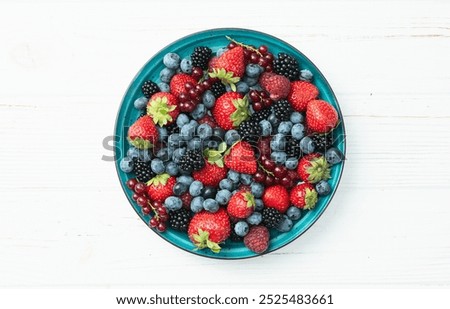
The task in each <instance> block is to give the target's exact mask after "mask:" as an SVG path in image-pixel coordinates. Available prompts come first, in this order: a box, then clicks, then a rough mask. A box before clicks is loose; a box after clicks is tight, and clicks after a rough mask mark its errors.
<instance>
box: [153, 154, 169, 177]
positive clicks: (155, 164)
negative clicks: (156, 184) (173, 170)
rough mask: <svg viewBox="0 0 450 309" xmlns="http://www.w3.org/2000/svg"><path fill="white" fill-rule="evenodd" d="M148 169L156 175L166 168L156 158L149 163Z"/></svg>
mask: <svg viewBox="0 0 450 309" xmlns="http://www.w3.org/2000/svg"><path fill="white" fill-rule="evenodd" d="M150 167H151V169H152V171H153V172H155V173H156V174H158V175H159V174H162V173H164V172H165V170H166V167H165V166H164V162H163V161H162V160H161V159H158V158H155V159H153V160H152V162H151V163H150Z"/></svg>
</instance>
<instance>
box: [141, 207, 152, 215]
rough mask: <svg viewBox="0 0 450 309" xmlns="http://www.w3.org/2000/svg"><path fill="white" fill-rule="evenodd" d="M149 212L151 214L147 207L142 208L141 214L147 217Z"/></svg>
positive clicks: (149, 208) (150, 209)
mask: <svg viewBox="0 0 450 309" xmlns="http://www.w3.org/2000/svg"><path fill="white" fill-rule="evenodd" d="M151 212H152V208H151V207H148V206H146V207H142V213H143V214H144V215H149V214H150V213H151Z"/></svg>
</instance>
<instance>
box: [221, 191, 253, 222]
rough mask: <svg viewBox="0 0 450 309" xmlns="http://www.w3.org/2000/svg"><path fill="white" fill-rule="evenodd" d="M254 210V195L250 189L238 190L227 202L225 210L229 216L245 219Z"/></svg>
mask: <svg viewBox="0 0 450 309" xmlns="http://www.w3.org/2000/svg"><path fill="white" fill-rule="evenodd" d="M254 210H255V197H254V196H253V194H251V192H250V191H247V190H240V191H239V192H237V193H236V194H235V195H233V196H232V197H231V199H230V201H229V202H228V206H227V211H228V214H229V215H230V216H233V217H235V218H239V219H245V218H247V217H248V216H250V215H251V214H252V213H253V211H254Z"/></svg>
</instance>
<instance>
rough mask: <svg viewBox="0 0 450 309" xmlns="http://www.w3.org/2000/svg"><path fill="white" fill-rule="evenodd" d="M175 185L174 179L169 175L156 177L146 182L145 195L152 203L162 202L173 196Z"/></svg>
mask: <svg viewBox="0 0 450 309" xmlns="http://www.w3.org/2000/svg"><path fill="white" fill-rule="evenodd" d="M175 183H176V178H175V177H173V176H170V175H169V174H166V173H164V174H161V175H157V176H155V177H153V178H152V179H150V180H149V181H148V182H147V195H148V196H149V197H150V199H151V200H152V201H157V202H164V200H165V199H166V198H168V197H169V196H171V195H173V191H172V190H173V187H174V186H175Z"/></svg>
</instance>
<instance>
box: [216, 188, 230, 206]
mask: <svg viewBox="0 0 450 309" xmlns="http://www.w3.org/2000/svg"><path fill="white" fill-rule="evenodd" d="M230 199H231V192H230V191H228V190H225V189H223V190H220V191H218V192H217V194H216V201H217V202H218V203H219V204H220V205H226V204H228V202H229V201H230Z"/></svg>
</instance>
